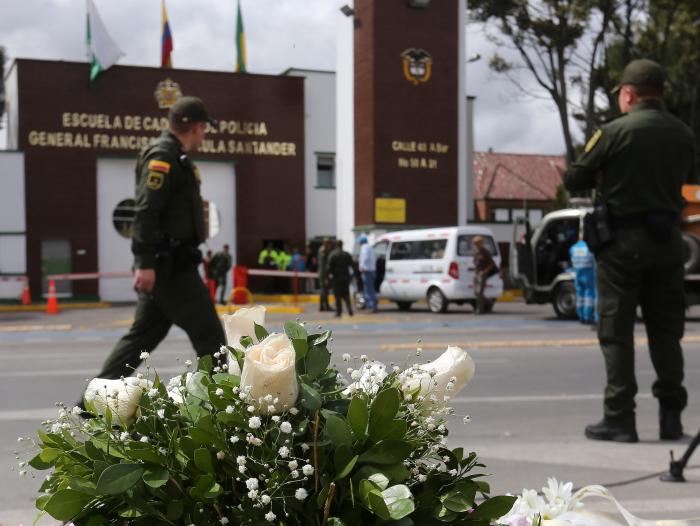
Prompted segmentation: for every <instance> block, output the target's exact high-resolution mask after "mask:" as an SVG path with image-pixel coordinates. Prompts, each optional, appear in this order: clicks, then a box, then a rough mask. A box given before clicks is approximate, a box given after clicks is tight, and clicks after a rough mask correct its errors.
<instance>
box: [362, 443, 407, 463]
mask: <svg viewBox="0 0 700 526" xmlns="http://www.w3.org/2000/svg"><path fill="white" fill-rule="evenodd" d="M412 450H413V446H412V445H411V444H409V443H408V442H402V441H400V440H382V441H381V442H378V443H377V444H375V445H374V446H372V447H371V448H370V449H369V450H368V451H366V452H364V453H363V454H362V455H360V460H359V462H361V463H369V464H395V463H397V462H403V461H404V459H406V458H408V456H409V455H410V454H411V451H412Z"/></svg>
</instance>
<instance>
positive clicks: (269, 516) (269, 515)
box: [265, 511, 277, 522]
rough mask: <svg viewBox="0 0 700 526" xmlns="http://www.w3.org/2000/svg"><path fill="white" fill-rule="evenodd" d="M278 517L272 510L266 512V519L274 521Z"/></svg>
mask: <svg viewBox="0 0 700 526" xmlns="http://www.w3.org/2000/svg"><path fill="white" fill-rule="evenodd" d="M276 518H277V515H275V514H274V513H272V512H271V511H268V512H267V513H266V514H265V520H266V521H267V522H272V521H274V520H275V519H276Z"/></svg>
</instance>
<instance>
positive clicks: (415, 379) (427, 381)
mask: <svg viewBox="0 0 700 526" xmlns="http://www.w3.org/2000/svg"><path fill="white" fill-rule="evenodd" d="M475 369H476V366H475V365H474V360H472V358H471V356H469V354H468V353H467V351H465V350H464V349H461V348H459V347H448V348H447V350H446V351H445V352H444V353H442V354H441V355H440V356H439V357H438V358H437V359H436V360H434V361H432V362H430V363H426V364H423V365H419V366H418V367H412V368H411V369H408V370H406V371H404V372H403V373H401V376H400V379H401V383H402V385H403V388H404V390H405V391H408V390H412V389H415V388H417V387H420V391H421V392H420V394H422V395H427V394H428V393H430V394H431V395H435V396H438V397H440V399H443V398H442V397H443V396H445V395H446V394H447V392H448V389H447V384H450V390H449V394H450V396H451V397H454V396H456V395H457V393H459V391H461V390H462V389H463V388H464V386H465V385H467V383H468V382H469V381H470V380H471V379H472V377H473V376H474V371H475ZM433 373H434V374H433Z"/></svg>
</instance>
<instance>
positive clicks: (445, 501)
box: [440, 489, 505, 516]
mask: <svg viewBox="0 0 700 526" xmlns="http://www.w3.org/2000/svg"><path fill="white" fill-rule="evenodd" d="M440 502H442V505H443V506H445V507H446V508H447V509H448V510H450V511H454V512H455V513H464V512H465V511H467V510H468V509H470V508H471V507H472V505H473V504H474V502H473V501H472V502H469V500H468V499H467V497H465V496H464V495H462V493H461V492H460V491H459V490H458V489H453V490H450V491H448V492H447V493H445V494H444V495H441V496H440ZM504 515H505V514H504ZM499 516H500V515H499Z"/></svg>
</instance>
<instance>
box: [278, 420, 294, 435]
mask: <svg viewBox="0 0 700 526" xmlns="http://www.w3.org/2000/svg"><path fill="white" fill-rule="evenodd" d="M280 431H282V433H287V434H289V433H291V432H292V424H290V423H289V422H282V423H281V424H280Z"/></svg>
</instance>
